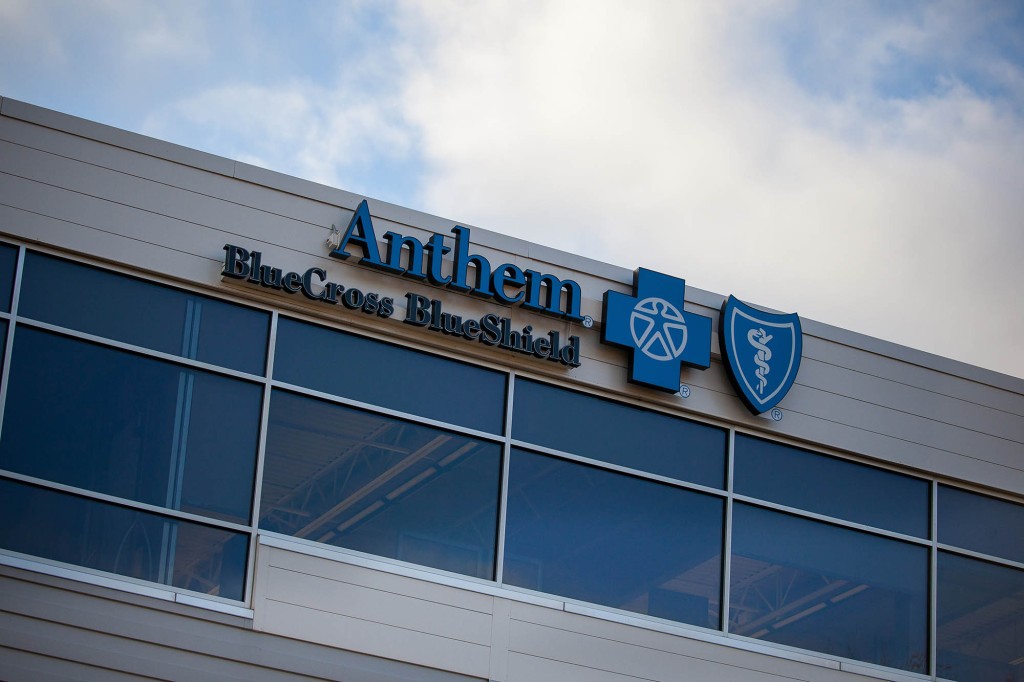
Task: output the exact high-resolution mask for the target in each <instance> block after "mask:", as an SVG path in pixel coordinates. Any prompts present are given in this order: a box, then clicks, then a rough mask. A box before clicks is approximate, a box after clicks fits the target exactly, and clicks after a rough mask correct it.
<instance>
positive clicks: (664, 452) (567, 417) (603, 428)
mask: <svg viewBox="0 0 1024 682" xmlns="http://www.w3.org/2000/svg"><path fill="white" fill-rule="evenodd" d="M512 437H513V438H516V439H518V440H522V441H527V442H530V443H536V444H537V445H543V446H546V447H549V448H554V449H556V450H562V451H565V452H571V453H573V454H577V455H582V456H584V457H590V458H592V459H599V460H601V461H603V462H609V463H611V464H618V465H620V466H625V467H630V468H631V469H639V470H642V471H648V472H651V473H653V474H659V475H661V476H668V477H670V478H678V479H680V480H684V481H691V482H693V483H700V484H702V485H707V486H712V487H715V488H721V487H723V485H724V483H725V456H726V444H727V438H728V436H727V433H726V431H725V430H724V429H719V428H716V427H714V426H707V425H705V424H698V423H695V422H690V421H686V420H685V419H677V418H675V417H670V416H668V415H664V414H659V413H657V412H650V411H648V410H642V409H639V408H635V407H629V406H627V405H622V404H619V403H615V402H612V401H610V400H604V399H602V398H597V397H594V396H589V395H585V394H583V393H576V392H575V391H567V390H564V389H561V388H555V387H554V386H548V385H547V384H541V383H538V382H535V381H526V380H522V379H519V380H516V386H515V408H514V410H513V418H512Z"/></svg>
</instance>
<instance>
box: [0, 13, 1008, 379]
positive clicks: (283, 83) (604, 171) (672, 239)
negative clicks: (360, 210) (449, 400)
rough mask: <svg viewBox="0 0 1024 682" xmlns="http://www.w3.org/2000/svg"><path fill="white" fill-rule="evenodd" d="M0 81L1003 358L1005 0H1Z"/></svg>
mask: <svg viewBox="0 0 1024 682" xmlns="http://www.w3.org/2000/svg"><path fill="white" fill-rule="evenodd" d="M0 95H3V96H6V97H13V98H15V99H20V100H23V101H27V102H31V103H33V104H37V105H40V106H43V107H48V108H51V109H56V110H58V111H62V112H66V113H69V114H73V115H76V116H81V117H84V118H88V119H92V120H96V121H100V122H102V123H107V124H110V125H114V126H117V127H119V128H125V129H128V130H132V131H135V132H139V133H143V134H147V135H152V136H155V137H159V138H161V139H165V140H169V141H171V142H175V143H178V144H182V145H186V146H189V147H193V148H196V149H201V150H204V151H208V152H213V153H215V154H219V155H223V156H227V157H229V158H233V159H238V160H241V161H246V162H248V163H253V164H256V165H259V166H264V167H267V168H270V169H273V170H276V171H280V172H284V173H288V174H290V175H295V176H298V177H302V178H306V179H309V180H314V181H317V182H321V183H325V184H328V185H332V186H336V187H340V188H342V189H346V190H348V191H351V192H355V193H357V194H360V195H363V196H366V197H369V198H370V199H371V200H372V199H377V200H383V201H388V202H392V203H395V204H400V205H403V206H407V207H410V208H414V209H417V210H421V211H425V212H427V213H431V214H435V215H439V216H443V217H445V218H447V219H450V220H451V221H452V222H453V223H456V222H457V223H461V224H467V225H472V226H477V227H482V228H486V229H489V230H494V231H496V232H500V233H503V234H509V235H513V236H517V237H521V238H524V239H527V240H530V241H533V242H537V243H540V244H544V245H547V246H552V247H555V248H559V249H563V250H566V251H569V252H572V253H577V254H580V255H584V256H587V257H590V258H594V259H597V260H600V261H604V262H608V263H613V264H615V265H619V266H622V267H625V268H628V269H634V268H637V267H646V268H651V269H654V270H659V271H662V272H665V273H668V274H671V275H674V276H677V277H681V278H684V279H685V280H686V282H687V284H688V285H689V286H693V287H697V288H700V289H705V290H708V291H713V292H716V293H719V294H723V295H728V294H735V295H736V296H737V297H739V298H740V299H742V300H745V301H747V302H749V303H752V304H755V305H761V306H764V307H768V308H771V309H774V310H778V311H782V312H798V313H800V315H801V316H802V317H805V318H810V319H814V320H817V321H819V322H825V323H827V324H831V325H836V326H839V327H843V328H846V329H851V330H854V331H857V332H861V333H864V334H868V335H870V336H874V337H878V338H882V339H885V340H888V341H893V342H896V343H899V344H903V345H907V346H911V347H914V348H918V349H921V350H924V351H927V352H930V353H935V354H938V355H942V356H945V357H950V358H954V359H956V360H960V361H963V362H967V363H970V364H975V365H980V366H982V367H985V368H988V369H992V370H996V371H999V372H1002V373H1005V374H1010V375H1013V376H1016V377H1022V378H1024V341H1022V340H1024V303H1022V301H1021V299H1022V295H1024V265H1022V263H1021V261H1022V259H1024V2H1020V1H1019V0H1002V1H996V2H985V1H984V0H977V1H966V0H963V1H958V2H949V1H945V0H935V1H932V2H917V1H914V0H907V1H905V2H888V1H884V2H882V1H878V2H875V1H872V0H856V1H843V0H832V1H830V2H820V1H817V0H815V1H808V2H803V1H798V0H793V1H783V0H780V1H777V2H773V1H764V2H759V1H757V0H742V1H738V2H732V1H731V0H707V1H704V2H702V1H698V0H690V1H685V2H669V1H667V0H666V1H659V2H647V1H644V0H629V1H628V2H627V1H625V0H623V1H622V2H611V1H602V0H559V1H555V2H531V1H529V0H520V1H517V2H487V1H483V0H480V1H474V2H449V1H447V0H429V1H428V0H424V1H423V2H387V1H380V2H370V1H354V2H321V1H317V0H303V1H287V2H270V1H258V0H254V1H250V2H241V1H234V0H210V1H201V0H175V1H173V2H172V1H166V2H155V1H150V0H76V1H74V2H72V1H71V0H60V1H57V0H0ZM371 203H372V201H371Z"/></svg>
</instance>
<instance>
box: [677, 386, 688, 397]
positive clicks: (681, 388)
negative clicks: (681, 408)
mask: <svg viewBox="0 0 1024 682" xmlns="http://www.w3.org/2000/svg"><path fill="white" fill-rule="evenodd" d="M679 396H680V397H682V398H689V397H690V387H689V386H687V385H686V384H679Z"/></svg>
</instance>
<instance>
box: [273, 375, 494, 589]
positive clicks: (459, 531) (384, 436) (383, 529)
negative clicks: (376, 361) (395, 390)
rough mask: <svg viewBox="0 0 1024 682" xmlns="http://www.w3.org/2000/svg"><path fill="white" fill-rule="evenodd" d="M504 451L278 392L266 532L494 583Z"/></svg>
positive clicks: (467, 439)
mask: <svg viewBox="0 0 1024 682" xmlns="http://www.w3.org/2000/svg"><path fill="white" fill-rule="evenodd" d="M500 476H501V448H500V446H498V445H496V444H494V443H488V442H484V441H480V440H476V439H473V438H468V437H466V436H461V435H458V434H455V433H451V432H449V431H442V430H440V429H434V428H430V427H426V426H419V425H416V424H413V423H410V422H407V421H404V420H400V419H391V418H388V417H383V416H379V415H375V414H371V413H369V412H365V411H362V410H356V409H352V408H348V407H344V406H341V405H335V404H332V403H328V402H325V401H321V400H316V399H313V398H308V397H304V396H299V395H295V394H292V393H287V392H284V391H274V393H273V396H272V398H271V408H270V423H269V427H268V432H267V449H266V462H265V464H264V474H263V492H262V496H261V502H260V507H261V509H260V521H259V525H260V528H262V529H264V530H268V531H274V532H278V533H286V534H288V535H292V536H295V537H299V538H306V539H309V540H314V541H316V542H323V543H327V544H331V545H336V546H339V547H346V548H349V549H355V550H358V551H361V552H367V553H370V554H377V555H380V556H385V557H391V558H394V559H400V560H403V561H409V562H413V563H418V564H422V565H425V566H431V567H434V568H439V569H442V570H446V571H452V572H455V573H462V574H465V575H470V576H474V577H478V578H487V579H491V578H493V577H494V561H495V559H494V555H495V546H496V538H497V525H498V498H499V489H498V486H499V479H500Z"/></svg>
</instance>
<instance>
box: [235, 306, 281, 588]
mask: <svg viewBox="0 0 1024 682" xmlns="http://www.w3.org/2000/svg"><path fill="white" fill-rule="evenodd" d="M278 317H279V315H278V312H277V311H276V310H275V311H272V312H271V313H270V330H269V333H268V339H267V360H266V363H265V368H264V369H265V378H264V379H263V402H262V406H261V411H260V433H259V440H258V445H257V448H256V471H255V472H254V475H253V495H252V509H251V510H250V512H249V522H250V527H249V553H248V558H247V559H246V567H245V595H244V597H245V598H244V602H245V603H246V604H249V605H250V606H252V590H253V584H254V583H255V582H256V547H257V544H258V537H257V536H258V534H259V526H260V504H261V502H262V497H263V467H264V463H265V460H266V453H267V427H268V425H269V423H270V397H271V378H272V377H273V376H274V352H275V350H276V348H277V320H278Z"/></svg>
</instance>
